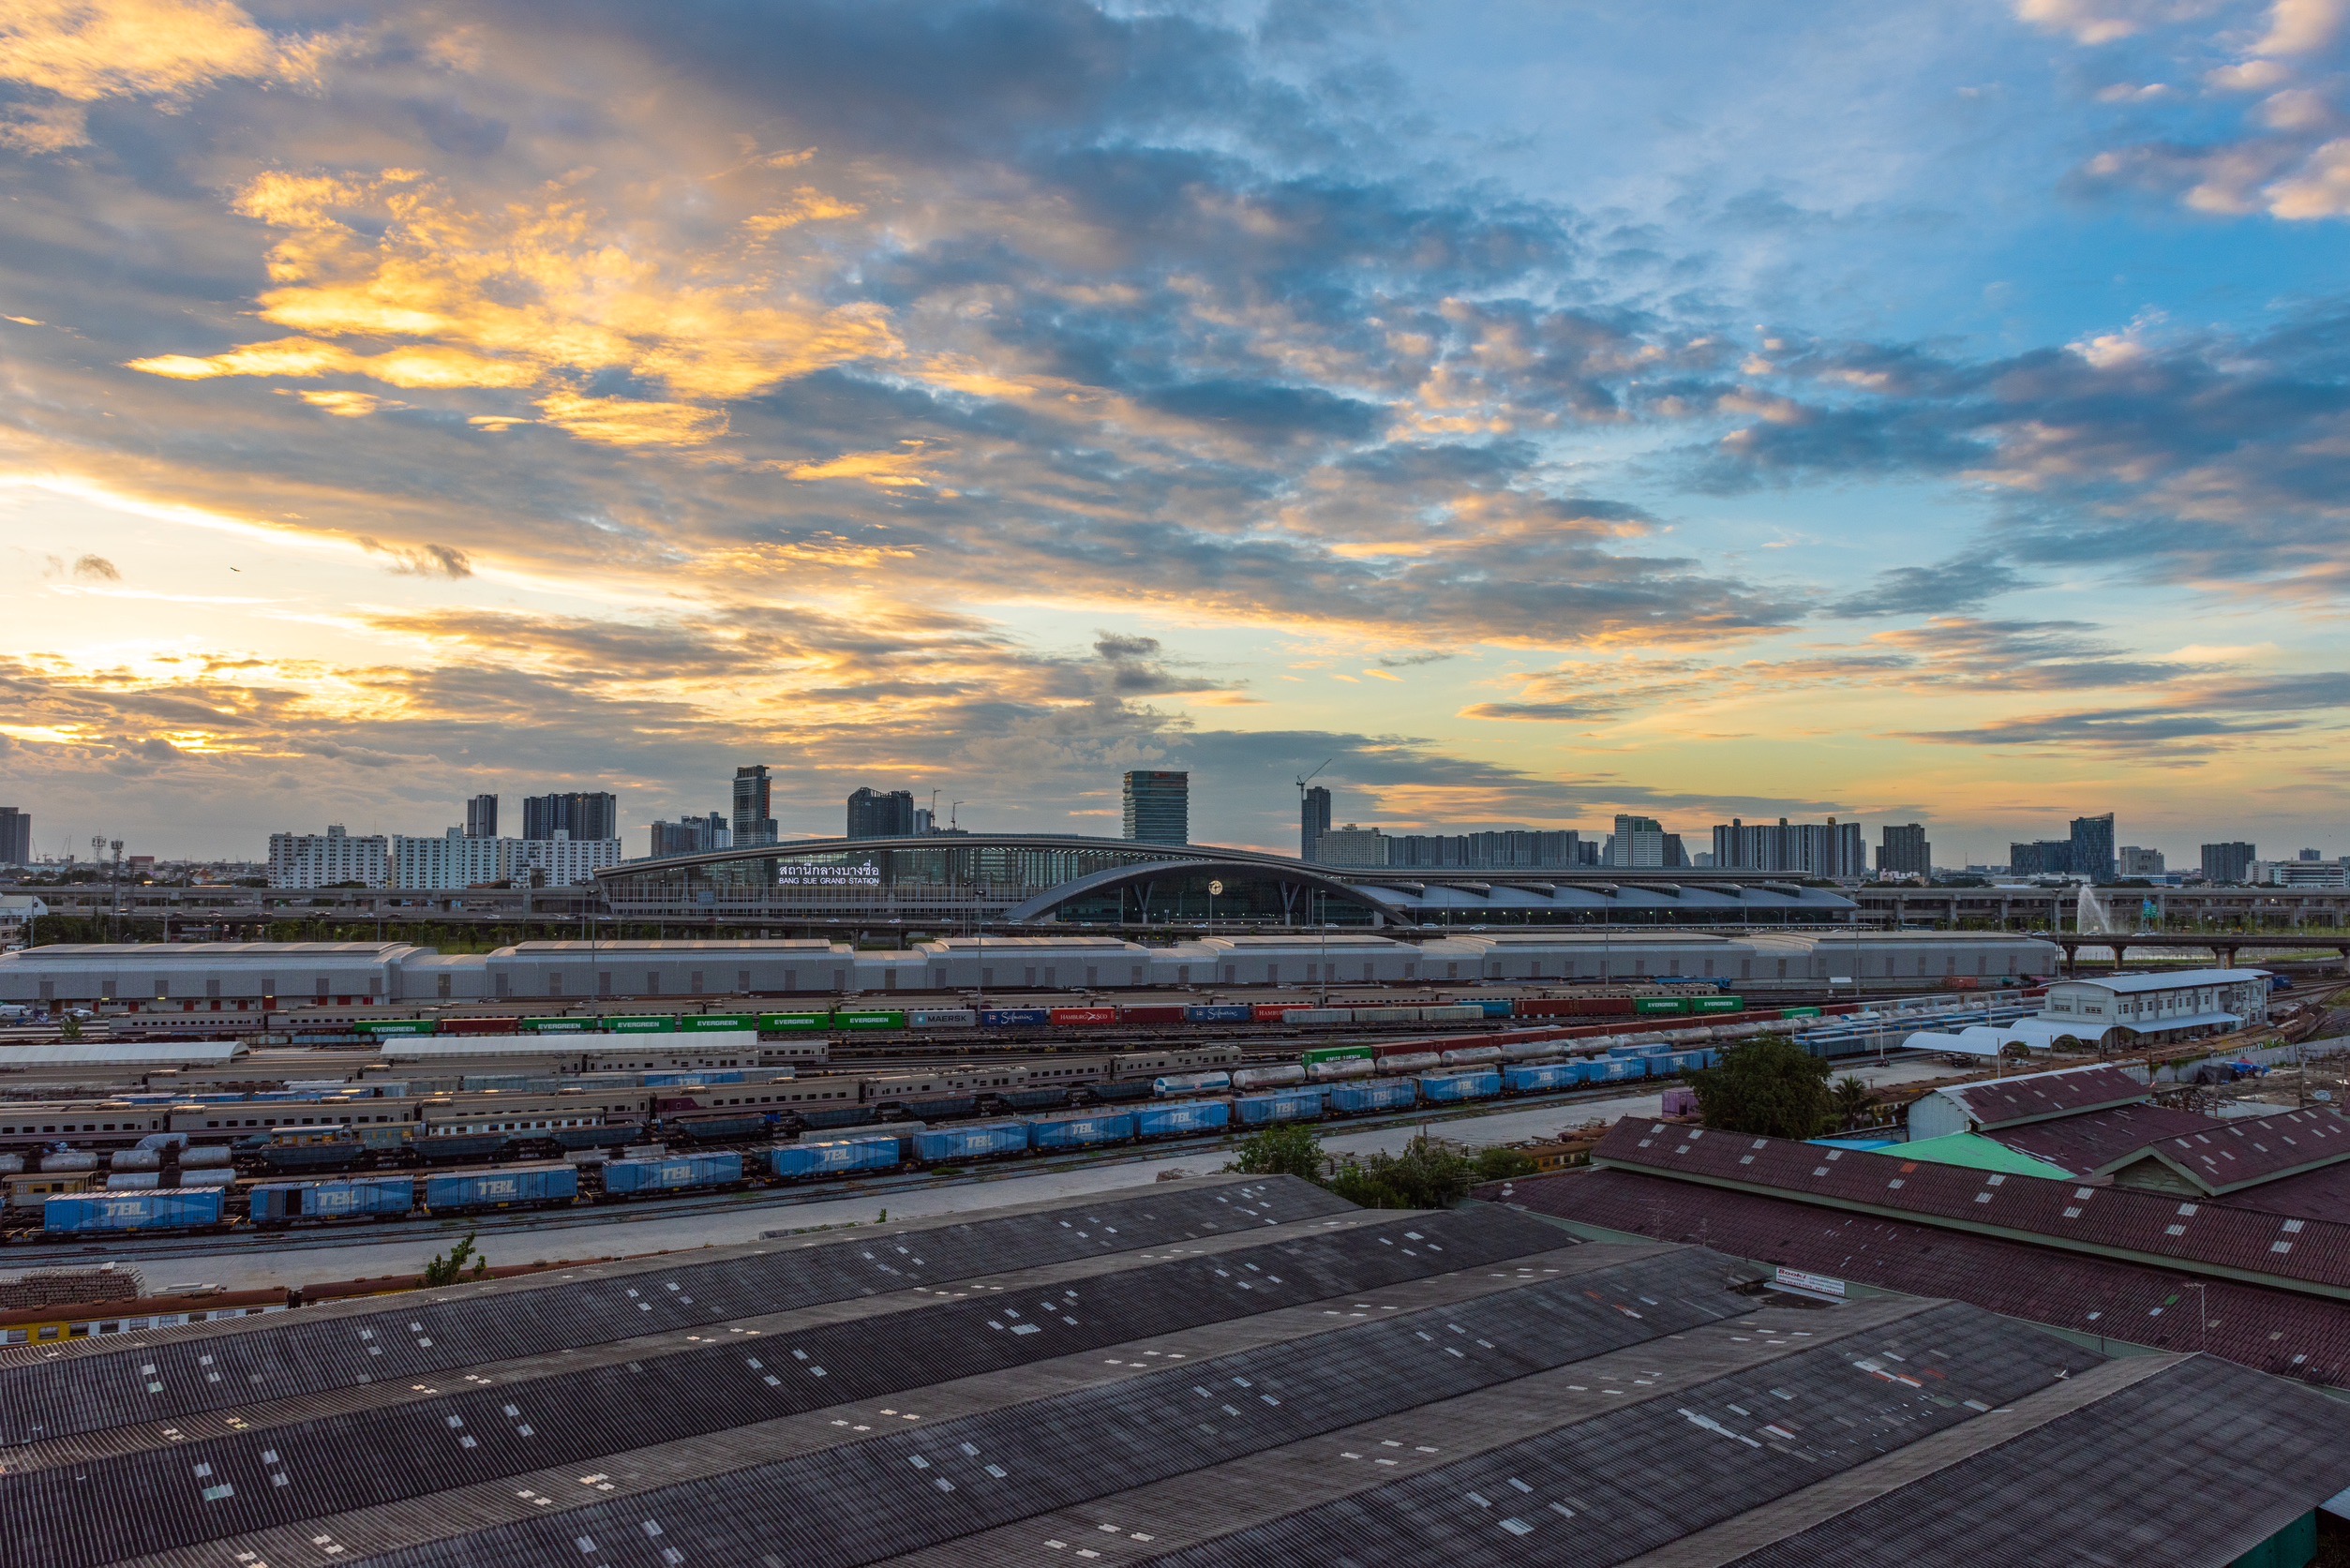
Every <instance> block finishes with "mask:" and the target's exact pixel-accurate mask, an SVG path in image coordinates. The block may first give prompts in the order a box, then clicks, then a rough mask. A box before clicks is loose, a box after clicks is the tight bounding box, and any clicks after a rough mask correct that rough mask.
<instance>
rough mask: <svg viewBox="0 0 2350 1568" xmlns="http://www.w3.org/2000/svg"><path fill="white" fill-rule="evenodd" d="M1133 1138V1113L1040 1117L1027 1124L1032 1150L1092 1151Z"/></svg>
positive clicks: (1118, 1112) (1119, 1112)
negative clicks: (1107, 1144)
mask: <svg viewBox="0 0 2350 1568" xmlns="http://www.w3.org/2000/svg"><path fill="white" fill-rule="evenodd" d="M1133 1136H1134V1113H1132V1112H1130V1111H1110V1112H1097V1113H1094V1114H1092V1115H1089V1116H1040V1117H1039V1118H1037V1119H1036V1120H1035V1121H1033V1122H1030V1123H1029V1124H1028V1147H1030V1148H1032V1149H1091V1148H1099V1147H1100V1145H1102V1144H1104V1143H1123V1142H1126V1141H1127V1140H1128V1139H1130V1138H1131V1137H1133Z"/></svg>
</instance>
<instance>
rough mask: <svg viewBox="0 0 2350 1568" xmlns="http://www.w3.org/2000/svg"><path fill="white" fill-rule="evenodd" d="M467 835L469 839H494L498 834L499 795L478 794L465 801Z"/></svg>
mask: <svg viewBox="0 0 2350 1568" xmlns="http://www.w3.org/2000/svg"><path fill="white" fill-rule="evenodd" d="M465 836H466V837H467V838H469V839H494V838H496V837H497V836H498V797H496V796H495V795H476V796H474V797H473V798H472V799H471V800H468V801H466V802H465Z"/></svg>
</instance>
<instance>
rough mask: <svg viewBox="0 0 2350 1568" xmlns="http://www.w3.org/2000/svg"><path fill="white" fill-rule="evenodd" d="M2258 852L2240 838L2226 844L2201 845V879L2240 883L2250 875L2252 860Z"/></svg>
mask: <svg viewBox="0 0 2350 1568" xmlns="http://www.w3.org/2000/svg"><path fill="white" fill-rule="evenodd" d="M2256 859H2260V852H2259V851H2258V850H2256V849H2254V848H2253V846H2252V845H2251V844H2246V843H2244V842H2243V841H2242V840H2241V839H2237V840H2233V841H2231V842H2229V843H2227V844H2205V845H2204V846H2203V879H2204V880H2205V881H2206V882H2223V883H2240V882H2244V881H2246V880H2248V879H2250V877H2251V876H2252V874H2253V861H2254V860H2256Z"/></svg>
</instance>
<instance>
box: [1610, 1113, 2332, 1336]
mask: <svg viewBox="0 0 2350 1568" xmlns="http://www.w3.org/2000/svg"><path fill="white" fill-rule="evenodd" d="M1592 1159H1593V1161H1594V1163H1599V1164H1607V1165H1616V1166H1623V1167H1626V1168H1629V1169H1633V1170H1642V1171H1652V1172H1656V1173H1657V1174H1660V1175H1669V1176H1676V1177H1680V1178H1682V1179H1684V1180H1696V1181H1706V1182H1714V1183H1719V1184H1723V1185H1726V1186H1731V1187H1741V1188H1744V1189H1746V1190H1750V1191H1758V1192H1776V1193H1783V1194H1786V1195H1788V1196H1789V1197H1798V1198H1803V1199H1804V1200H1806V1201H1808V1202H1820V1203H1829V1204H1834V1205H1839V1206H1846V1207H1864V1208H1867V1209H1870V1210H1874V1211H1877V1212H1882V1213H1890V1214H1893V1215H1896V1216H1899V1217H1914V1218H1917V1219H1921V1220H1923V1221H1925V1222H1927V1223H1930V1224H1938V1225H1955V1226H1960V1227H1963V1228H1965V1229H1968V1230H1975V1231H1982V1232H1988V1233H1993V1234H2009V1235H2025V1236H2038V1237H2041V1238H2044V1239H2045V1240H2046V1241H2047V1242H2048V1243H2049V1244H2050V1245H2054V1246H2058V1247H2071V1248H2074V1249H2076V1250H2080V1251H2088V1252H2102V1253H2106V1254H2109V1255H2113V1256H2118V1257H2131V1258H2135V1259H2140V1260H2145V1261H2150V1262H2162V1263H2172V1264H2177V1265H2178V1266H2181V1267H2186V1268H2190V1269H2193V1271H2195V1272H2198V1273H2206V1272H2215V1271H2216V1272H2223V1273H2227V1274H2231V1275H2235V1276H2238V1277H2245V1278H2250V1279H2253V1280H2257V1281H2261V1282H2264V1283H2272V1284H2276V1285H2278V1286H2280V1287H2283V1288H2285V1289H2290V1290H2304V1291H2316V1292H2323V1293H2325V1294H2328V1295H2336V1296H2342V1297H2344V1298H2350V1225H2344V1224H2341V1223H2338V1222H2334V1221H2328V1220H2317V1219H2283V1220H2281V1219H2279V1218H2278V1217H2276V1216H2274V1215H2270V1214H2263V1213H2259V1212H2256V1211H2253V1210H2250V1209H2245V1208H2238V1207H2235V1206H2232V1205H2230V1204H2226V1203H2220V1202H2179V1201H2178V1200H2177V1199H2175V1198H2171V1197H2168V1196H2162V1195H2157V1194H2154V1193H2150V1192H2133V1191H2130V1190H2128V1189H2126V1188H2122V1187H2088V1186H2076V1185H2075V1184H2073V1183H2072V1182H2069V1181H2067V1182H2054V1181H2042V1180H2040V1179H2038V1178H2036V1177H2032V1176H2011V1175H2006V1174H2003V1173H2000V1172H1991V1173H1989V1174H1983V1173H1979V1172H1973V1171H1965V1170H1960V1169H1958V1168H1956V1167H1953V1166H1947V1165H1934V1164H1930V1163H1928V1162H1926V1161H1923V1160H1914V1159H1903V1158H1900V1157H1896V1156H1891V1155H1881V1154H1862V1153H1858V1152H1855V1151H1852V1150H1847V1149H1819V1148H1816V1147H1814V1146H1812V1145H1811V1144H1808V1143H1800V1142H1790V1141H1788V1140H1785V1139H1776V1138H1749V1137H1746V1136H1744V1134H1740V1133H1729V1132H1707V1131H1705V1130H1704V1129H1703V1128H1701V1127H1675V1126H1672V1125H1670V1124H1668V1123H1664V1122H1649V1121H1646V1120H1641V1121H1637V1122H1636V1121H1631V1120H1625V1121H1622V1122H1618V1123H1617V1124H1616V1125H1615V1127H1614V1128H1613V1129H1612V1130H1611V1131H1609V1134H1608V1136H1607V1137H1606V1138H1604V1139H1602V1140H1600V1142H1599V1143H1598V1145H1597V1146H1596V1147H1595V1148H1594V1149H1593V1151H1592Z"/></svg>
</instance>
